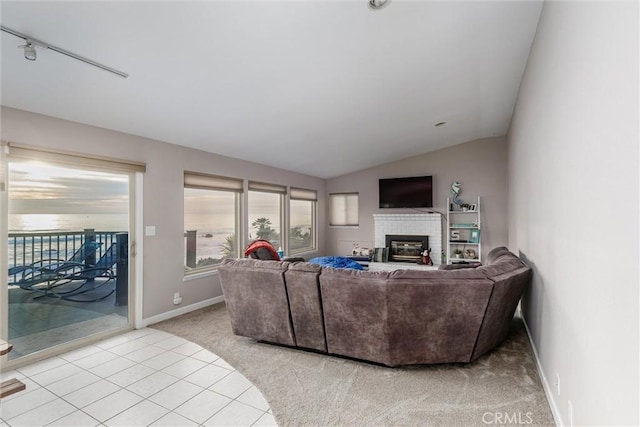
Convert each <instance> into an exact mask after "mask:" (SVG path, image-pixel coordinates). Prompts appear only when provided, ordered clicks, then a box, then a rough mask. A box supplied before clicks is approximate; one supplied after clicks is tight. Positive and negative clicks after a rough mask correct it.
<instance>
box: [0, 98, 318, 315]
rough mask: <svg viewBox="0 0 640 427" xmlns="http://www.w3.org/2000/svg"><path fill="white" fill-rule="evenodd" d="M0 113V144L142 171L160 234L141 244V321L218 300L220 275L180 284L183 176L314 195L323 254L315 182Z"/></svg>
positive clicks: (146, 203) (152, 221)
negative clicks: (176, 297) (176, 300)
mask: <svg viewBox="0 0 640 427" xmlns="http://www.w3.org/2000/svg"><path fill="white" fill-rule="evenodd" d="M1 112H2V139H3V140H6V141H13V142H20V143H23V144H29V145H34V146H43V147H50V148H55V149H59V150H64V151H73V152H78V153H87V154H92V155H99V156H108V157H113V158H118V159H124V160H134V161H140V162H145V163H146V164H147V171H146V172H145V174H144V184H143V186H144V200H143V211H144V224H143V226H144V225H155V226H156V228H157V234H156V236H154V237H145V239H144V260H143V262H144V284H143V293H144V298H143V300H144V306H143V318H148V317H151V316H154V315H158V314H161V313H165V312H167V311H170V310H173V309H175V308H177V307H176V306H174V305H173V294H174V293H175V292H180V293H181V294H182V296H183V301H182V304H181V307H184V306H188V305H190V304H194V303H197V302H201V301H204V300H207V299H209V298H213V297H217V296H220V295H222V290H221V288H220V282H219V280H218V276H217V275H213V276H208V277H204V278H201V279H194V280H189V281H186V282H184V281H183V272H184V266H183V260H184V255H183V253H184V252H183V251H184V248H183V246H184V238H183V234H184V215H183V212H184V191H183V171H184V170H189V171H195V172H204V173H211V174H216V175H223V176H231V177H239V178H246V179H252V180H256V181H262V182H271V183H275V184H282V185H293V186H296V187H302V188H309V189H315V190H318V196H319V201H318V229H319V233H318V235H319V236H318V237H319V241H318V249H319V253H322V252H324V235H325V233H323V232H322V231H323V230H324V229H325V228H326V222H325V214H324V213H325V211H326V209H325V207H324V206H325V200H324V194H325V187H324V185H325V183H324V180H322V179H320V178H314V177H310V176H306V175H301V174H297V173H293V172H288V171H284V170H281V169H276V168H272V167H269V166H265V165H260V164H256V163H251V162H246V161H243V160H237V159H232V158H229V157H223V156H219V155H216V154H212V153H207V152H203V151H198V150H194V149H191V148H185V147H181V146H178V145H173V144H167V143H164V142H159V141H155V140H151V139H146V138H141V137H137V136H133V135H127V134H124V133H120V132H114V131H110V130H106V129H101V128H97V127H92V126H87V125H83V124H80V123H74V122H69V121H65V120H60V119H56V118H53V117H48V116H43V115H39V114H34V113H29V112H25V111H21V110H16V109H12V108H7V107H2V110H1ZM305 256H308V255H305Z"/></svg>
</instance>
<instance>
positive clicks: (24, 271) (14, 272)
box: [8, 241, 102, 292]
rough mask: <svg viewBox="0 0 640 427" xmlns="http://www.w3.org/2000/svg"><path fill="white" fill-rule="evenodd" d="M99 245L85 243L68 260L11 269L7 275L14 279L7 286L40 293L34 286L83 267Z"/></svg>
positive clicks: (56, 260) (37, 262)
mask: <svg viewBox="0 0 640 427" xmlns="http://www.w3.org/2000/svg"><path fill="white" fill-rule="evenodd" d="M100 245H102V243H100V242H95V241H87V242H84V243H83V244H82V245H80V247H79V248H78V250H77V251H75V252H74V253H73V255H71V257H70V258H69V259H68V260H63V259H46V260H40V261H36V262H34V263H32V264H29V265H19V266H15V267H11V268H10V269H9V271H8V275H9V276H13V277H14V279H13V281H10V282H9V285H17V286H20V288H22V289H24V290H26V291H37V292H38V291H39V292H42V291H43V290H42V289H39V288H38V287H35V286H36V285H39V284H44V283H48V282H50V281H52V280H55V279H58V278H60V277H61V276H63V275H64V274H66V273H68V272H69V271H70V270H72V269H74V268H76V269H77V268H82V267H84V266H85V264H84V262H85V261H86V260H87V258H89V257H90V256H92V255H94V254H95V253H96V250H97V249H98V248H99V247H100ZM18 275H19V276H20V278H19V279H18V280H16V279H15V278H16V277H17V276H18Z"/></svg>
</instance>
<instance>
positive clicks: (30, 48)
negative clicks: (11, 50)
mask: <svg viewBox="0 0 640 427" xmlns="http://www.w3.org/2000/svg"><path fill="white" fill-rule="evenodd" d="M18 47H23V48H24V59H27V60H29V61H35V60H36V58H37V57H38V52H36V47H35V46H34V45H33V44H32V43H31V42H30V41H29V40H27V44H25V45H23V46H18Z"/></svg>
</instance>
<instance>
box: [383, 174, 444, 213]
mask: <svg viewBox="0 0 640 427" xmlns="http://www.w3.org/2000/svg"><path fill="white" fill-rule="evenodd" d="M378 190H379V195H380V208H381V209H385V208H432V207H433V179H432V177H431V176H414V177H408V178H387V179H380V181H379V184H378Z"/></svg>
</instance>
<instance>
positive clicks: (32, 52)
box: [0, 25, 129, 79]
mask: <svg viewBox="0 0 640 427" xmlns="http://www.w3.org/2000/svg"><path fill="white" fill-rule="evenodd" d="M0 30H2V31H4V32H5V33H9V34H11V35H14V36H16V37H18V38H21V39H23V40H24V41H25V42H26V43H27V44H25V45H22V46H19V47H20V48H24V57H25V59H27V60H29V61H35V60H36V58H37V56H38V53H37V52H36V46H38V47H43V48H45V49H49V50H53V51H54V52H58V53H61V54H63V55H66V56H68V57H70V58H73V59H77V60H78V61H82V62H84V63H85V64H89V65H93V66H94V67H98V68H100V69H102V70H105V71H108V72H110V73H113V74H116V75H118V76H120V77H124V78H125V79H126V78H127V77H129V74H127V73H125V72H123V71H120V70H116V69H115V68H111V67H107V66H106V65H104V64H101V63H99V62H96V61H92V60H91V59H88V58H85V57H84V56H80V55H76V54H75V53H73V52H69V51H68V50H64V49H62V48H59V47H57V46H54V45H51V44H49V43H46V42H43V41H41V40H36V39H34V38H33V37H29V36H27V35H25V34H21V33H19V32H17V31H14V30H12V29H11V28H7V27H5V26H4V25H0Z"/></svg>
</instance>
